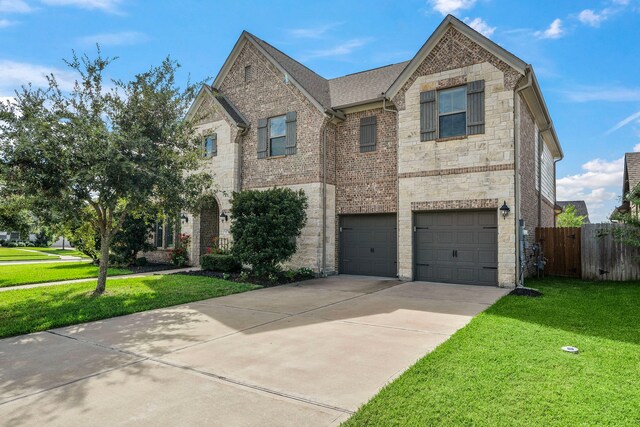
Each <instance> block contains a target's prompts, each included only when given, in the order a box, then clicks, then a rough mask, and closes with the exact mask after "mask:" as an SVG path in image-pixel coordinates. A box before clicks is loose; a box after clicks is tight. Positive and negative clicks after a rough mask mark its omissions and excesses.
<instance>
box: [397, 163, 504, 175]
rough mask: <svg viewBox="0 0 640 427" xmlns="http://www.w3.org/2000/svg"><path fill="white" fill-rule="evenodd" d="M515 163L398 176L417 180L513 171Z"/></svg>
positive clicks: (406, 173) (405, 173)
mask: <svg viewBox="0 0 640 427" xmlns="http://www.w3.org/2000/svg"><path fill="white" fill-rule="evenodd" d="M512 169H513V163H505V164H502V165H489V166H472V167H468V168H452V169H434V170H428V171H420V172H404V173H401V174H399V175H398V177H399V178H417V177H422V176H440V175H457V174H465V173H477V172H495V171H506V170H512Z"/></svg>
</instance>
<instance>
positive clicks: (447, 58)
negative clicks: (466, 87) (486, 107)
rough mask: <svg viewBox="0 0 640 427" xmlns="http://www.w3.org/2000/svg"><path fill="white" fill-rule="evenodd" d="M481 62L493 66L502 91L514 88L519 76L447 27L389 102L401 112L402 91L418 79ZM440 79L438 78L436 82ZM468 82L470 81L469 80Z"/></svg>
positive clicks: (403, 99) (502, 62)
mask: <svg viewBox="0 0 640 427" xmlns="http://www.w3.org/2000/svg"><path fill="white" fill-rule="evenodd" d="M483 62H487V63H489V64H491V65H493V67H494V68H496V69H497V70H498V71H500V72H502V76H503V81H502V84H503V86H504V88H505V89H507V90H513V89H514V88H515V86H516V83H517V82H518V80H519V79H520V77H521V74H520V73H518V72H517V71H515V70H514V69H512V68H511V67H510V66H509V65H507V64H506V63H505V62H504V61H502V60H500V59H499V58H497V57H495V56H494V55H493V54H492V53H490V52H489V51H487V50H486V49H484V48H483V47H482V46H480V45H478V44H477V43H475V42H474V41H472V40H471V39H469V38H468V37H467V36H465V35H464V34H462V33H460V32H459V31H458V30H456V29H455V28H453V27H449V29H447V31H446V32H445V33H444V35H443V36H442V38H441V39H440V41H439V42H438V43H437V44H436V46H435V47H434V48H433V49H432V51H431V52H430V53H429V55H427V57H426V58H425V60H424V61H423V62H422V64H420V66H418V69H417V70H416V72H415V73H414V74H413V75H412V76H411V77H410V78H409V79H408V80H407V81H406V82H405V84H404V85H403V86H402V88H401V89H400V91H399V92H398V93H397V94H396V96H395V97H394V98H393V103H394V104H395V105H396V106H397V108H398V109H399V110H404V109H405V92H406V91H407V90H408V89H409V88H410V87H412V86H413V84H414V83H415V80H416V79H417V78H418V77H419V76H428V75H432V74H436V73H442V72H443V71H449V70H455V69H460V68H465V67H469V66H471V65H474V64H480V63H483ZM452 78H454V77H448V79H452ZM455 78H458V79H459V78H460V77H458V76H456V77H455ZM444 79H445V78H441V79H440V80H444ZM468 81H472V80H471V79H469V80H468ZM458 84H459V83H458Z"/></svg>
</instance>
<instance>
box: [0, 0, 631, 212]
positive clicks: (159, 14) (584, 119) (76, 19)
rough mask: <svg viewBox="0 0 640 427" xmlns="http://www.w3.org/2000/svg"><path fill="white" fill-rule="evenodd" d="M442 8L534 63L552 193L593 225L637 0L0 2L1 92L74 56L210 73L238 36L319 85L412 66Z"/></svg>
mask: <svg viewBox="0 0 640 427" xmlns="http://www.w3.org/2000/svg"><path fill="white" fill-rule="evenodd" d="M447 13H452V14H454V15H455V16H457V17H458V18H460V19H464V20H465V21H466V22H468V23H469V24H470V25H472V26H473V27H474V28H476V29H478V30H479V31H481V32H483V33H484V34H485V35H487V36H488V37H490V38H491V39H492V40H494V41H496V42H497V43H498V44H500V45H502V46H503V47H505V48H506V49H508V50H510V51H511V52H513V53H514V54H516V55H517V56H519V57H520V58H522V59H523V60H524V61H526V62H528V63H531V64H532V65H533V67H534V69H535V71H536V73H537V76H538V79H539V81H540V85H541V87H542V90H543V93H544V95H545V98H546V101H547V104H548V106H549V110H550V111H551V115H552V117H553V120H554V122H555V125H556V129H557V132H558V136H559V138H560V141H561V143H562V146H563V149H564V152H565V159H564V160H562V161H561V162H560V163H558V199H559V200H563V199H585V200H586V201H587V204H588V206H589V209H590V211H591V214H592V217H593V219H595V220H604V219H605V218H606V216H607V214H608V213H609V212H610V211H611V209H612V208H613V207H614V206H615V205H616V204H617V203H619V196H620V191H621V186H622V156H623V154H624V153H625V152H630V151H634V149H635V150H637V151H640V80H639V79H638V77H637V76H638V73H639V71H640V0H594V1H587V0H585V1H579V2H578V1H562V0H555V1H546V0H544V1H543V0H539V1H512V0H511V1H509V0H433V1H430V0H419V1H418V0H415V1H413V0H410V1H397V0H395V1H350V2H342V3H340V6H337V4H336V3H332V5H331V7H330V5H329V3H327V2H319V1H318V2H301V1H268V2H267V1H254V2H251V1H239V0H234V1H195V0H165V1H149V0H0V97H10V96H11V95H12V93H13V89H14V88H16V87H19V86H20V85H21V84H23V83H27V82H33V83H34V84H36V85H42V84H44V78H43V74H44V73H47V72H54V73H55V74H56V75H57V76H59V78H60V80H61V81H62V83H63V84H66V85H68V84H69V82H70V81H71V76H70V75H69V74H68V72H67V70H65V66H64V64H63V62H62V58H68V57H69V56H70V53H71V50H72V49H75V50H76V51H78V52H87V53H89V54H91V53H93V52H94V51H95V48H94V45H95V43H96V42H98V43H100V44H101V46H102V47H103V51H104V53H105V54H106V55H110V56H118V57H119V59H118V61H116V63H115V64H114V65H113V67H112V69H111V71H110V76H111V77H114V78H125V79H126V78H128V77H130V76H132V75H133V74H134V73H136V72H139V71H142V70H145V69H147V68H148V67H149V66H151V65H153V64H158V63H159V62H160V61H161V60H162V59H163V58H164V57H165V56H166V55H168V54H170V55H171V56H172V57H173V58H174V59H177V60H178V61H179V62H180V63H181V64H182V66H183V69H182V70H183V74H182V77H183V78H184V79H185V80H186V77H187V74H190V75H191V77H192V78H193V79H195V80H200V79H203V78H205V77H215V75H216V74H217V72H218V70H219V69H220V67H221V66H222V63H223V62H224V60H225V58H226V57H227V55H228V54H229V52H230V51H231V48H232V47H233V45H234V43H235V42H236V40H237V38H238V36H239V35H240V33H241V32H242V30H243V29H246V30H248V31H250V32H252V33H254V34H255V35H257V36H258V37H260V38H263V39H265V40H267V41H268V42H270V43H271V44H273V45H275V46H276V47H278V48H280V49H281V50H283V51H284V52H286V53H287V54H289V55H290V56H292V57H294V58H296V59H298V60H300V61H302V62H304V63H305V64H306V65H307V66H309V67H310V68H312V69H313V70H314V71H316V72H318V73H319V74H321V75H323V76H324V77H327V78H330V77H336V76H340V75H344V74H348V73H353V72H357V71H361V70H364V69H368V68H373V67H378V66H381V65H386V64H389V63H394V62H400V61H404V60H407V59H410V58H411V57H412V56H413V55H414V54H415V52H416V51H417V50H418V49H419V47H420V46H421V45H422V44H423V43H424V41H425V40H426V39H427V38H428V37H429V35H430V34H431V32H432V31H433V30H434V29H435V28H436V26H437V25H438V24H439V23H440V21H441V20H442V19H443V17H444V16H445V15H446V14H447Z"/></svg>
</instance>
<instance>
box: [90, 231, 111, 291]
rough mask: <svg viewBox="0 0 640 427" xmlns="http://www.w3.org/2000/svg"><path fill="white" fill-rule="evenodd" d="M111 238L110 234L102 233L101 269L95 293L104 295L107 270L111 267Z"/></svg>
mask: <svg viewBox="0 0 640 427" xmlns="http://www.w3.org/2000/svg"><path fill="white" fill-rule="evenodd" d="M103 234H106V233H103ZM110 240H111V236H110V235H109V236H105V235H102V236H101V238H100V271H99V273H98V285H97V286H96V290H95V291H93V294H94V295H102V293H103V292H104V290H105V289H106V288H107V270H108V268H109V245H110Z"/></svg>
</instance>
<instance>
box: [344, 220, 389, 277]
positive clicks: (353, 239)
mask: <svg viewBox="0 0 640 427" xmlns="http://www.w3.org/2000/svg"><path fill="white" fill-rule="evenodd" d="M396 234H397V232H396V216H395V215H348V216H344V215H343V216H341V217H340V273H342V274H361V275H365V276H386V277H395V276H396V275H397V274H398V269H397V264H396V256H397V255H396V254H397V252H398V251H397V240H396Z"/></svg>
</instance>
